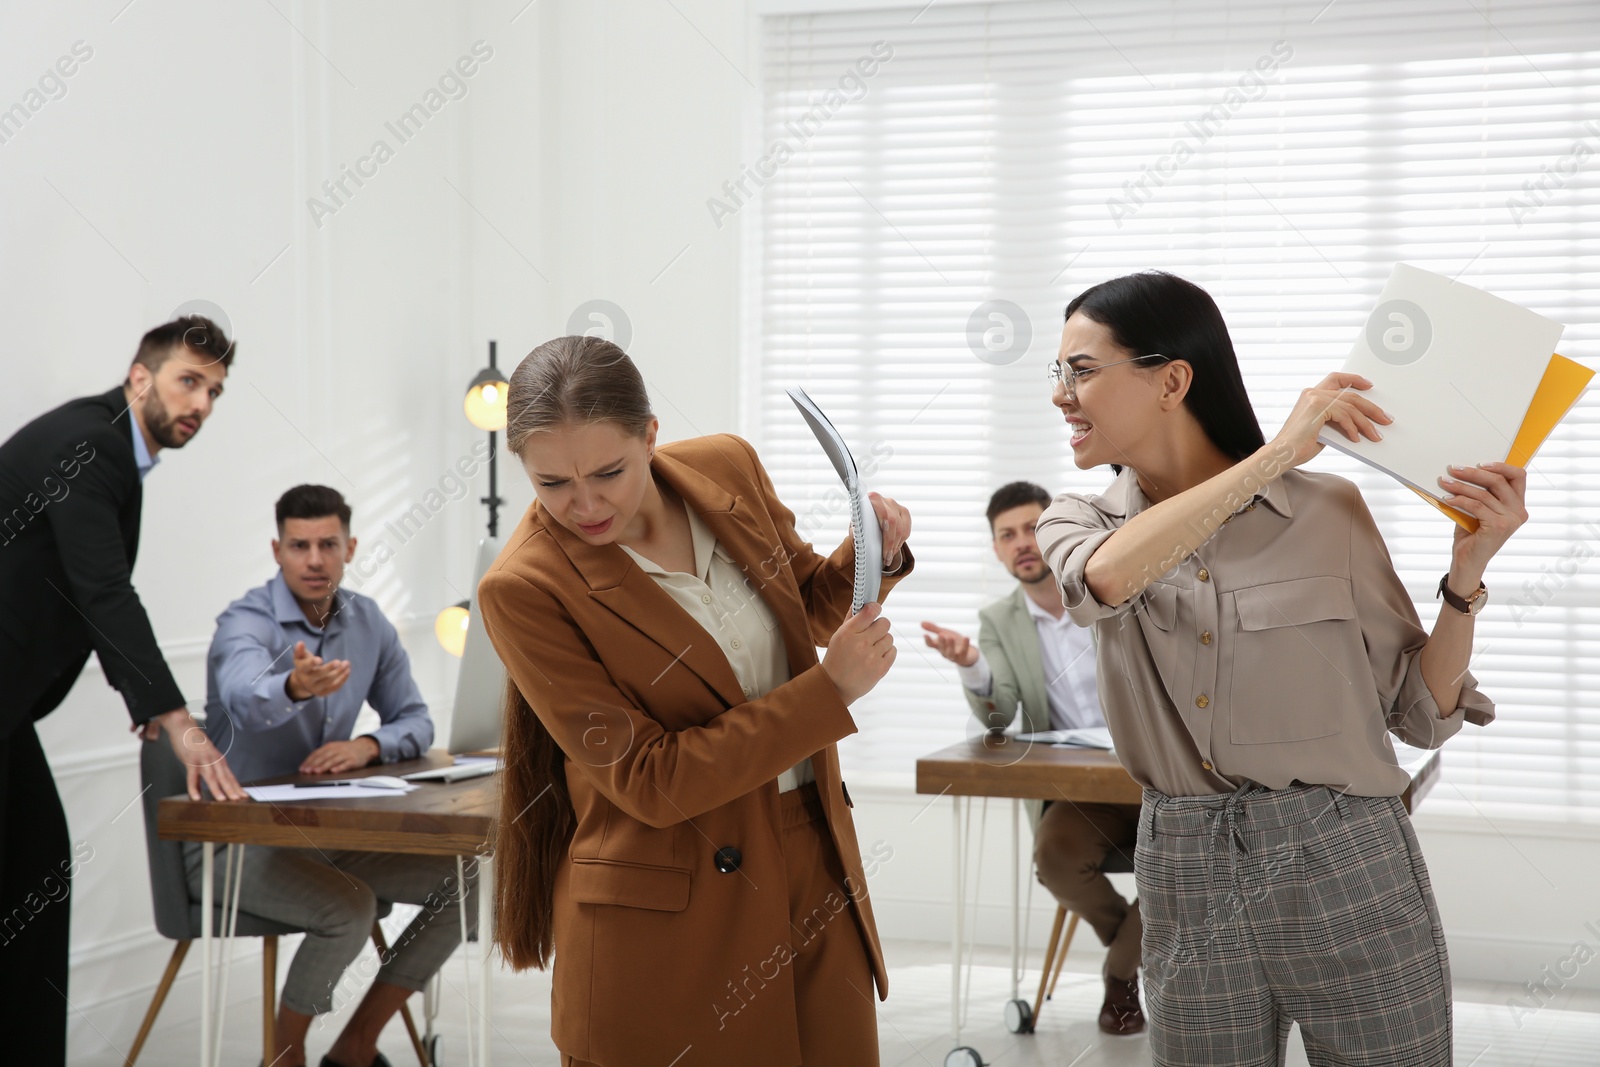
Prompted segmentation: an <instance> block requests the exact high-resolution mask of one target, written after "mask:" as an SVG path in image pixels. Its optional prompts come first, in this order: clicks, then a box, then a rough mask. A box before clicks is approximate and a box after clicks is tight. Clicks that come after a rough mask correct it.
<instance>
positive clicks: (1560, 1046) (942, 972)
mask: <svg viewBox="0 0 1600 1067" xmlns="http://www.w3.org/2000/svg"><path fill="white" fill-rule="evenodd" d="M886 952H887V954H888V957H889V962H890V988H891V996H890V999H889V1000H888V1001H887V1002H886V1003H880V1004H879V1005H878V1022H879V1040H880V1048H881V1053H882V1063H883V1065H884V1067H899V1065H906V1067H913V1065H915V1067H941V1065H942V1064H943V1062H944V1056H945V1053H946V1052H948V1051H949V1050H950V1048H951V1034H950V963H949V946H948V945H940V944H930V943H919V942H890V943H889V944H888V945H887V946H886ZM1009 973H1010V972H1009V966H1008V957H1007V956H1006V955H1005V954H1004V953H984V954H982V955H981V956H980V958H979V960H978V962H977V964H976V965H975V966H974V967H973V968H972V971H971V987H970V988H971V996H972V1000H971V1009H970V1013H969V1016H968V1019H967V1022H966V1026H965V1028H964V1029H963V1030H962V1043H963V1044H965V1045H968V1046H971V1047H973V1048H975V1049H977V1050H978V1051H979V1052H980V1053H981V1054H982V1056H983V1058H984V1060H985V1061H986V1062H987V1063H992V1064H995V1065H997V1067H999V1065H1005V1067H1010V1065H1018V1067H1021V1065H1032V1064H1041V1065H1043V1064H1050V1065H1054V1067H1112V1065H1132V1064H1148V1063H1149V1062H1150V1048H1149V1044H1148V1042H1147V1041H1146V1039H1145V1038H1144V1037H1143V1036H1142V1035H1141V1036H1136V1037H1122V1038H1113V1037H1108V1036H1105V1035H1103V1034H1101V1033H1100V1032H1099V1031H1098V1030H1097V1029H1096V1027H1095V1021H1094V1020H1095V1014H1096V1012H1097V1011H1098V1010H1099V1006H1100V997H1101V993H1102V986H1101V984H1100V982H1099V980H1098V978H1097V977H1096V975H1095V974H1092V973H1087V972H1072V971H1068V972H1064V973H1063V974H1062V976H1061V983H1060V985H1059V986H1058V987H1057V990H1056V995H1055V999H1054V1000H1053V1001H1052V1002H1050V1003H1049V1004H1048V1005H1047V1006H1046V1008H1045V1010H1044V1012H1043V1013H1042V1017H1041V1019H1040V1020H1039V1028H1038V1032H1037V1033H1035V1034H1032V1035H1028V1036H1019V1035H1013V1034H1011V1033H1008V1032H1007V1031H1006V1029H1005V1026H1004V1024H1003V1022H1002V1010H1003V1006H1004V1004H1005V1002H1006V1000H1007V999H1008V998H1009V995H1010V978H1009ZM446 977H447V981H448V984H447V986H446V997H445V1000H444V1004H443V1007H442V1011H441V1017H440V1020H439V1030H440V1032H441V1033H443V1034H444V1035H445V1040H446V1043H447V1045H446V1050H445V1055H444V1056H442V1057H441V1059H442V1060H443V1062H444V1065H445V1067H462V1065H464V1064H465V1063H466V1062H467V1058H466V1028H465V1021H466V1016H467V1010H466V1006H465V1005H464V1004H463V1002H462V998H461V995H460V992H459V989H460V984H461V981H462V966H461V960H460V957H459V956H458V957H457V958H456V959H454V960H452V961H451V962H450V963H449V964H448V965H447V968H446ZM474 978H476V974H474ZM1032 980H1033V982H1034V983H1037V982H1038V976H1037V972H1034V975H1033V979H1032ZM1026 987H1027V983H1026V982H1025V983H1024V989H1025V990H1026ZM235 988H237V987H235ZM1513 992H1515V990H1514V989H1513V988H1512V987H1510V986H1489V985H1482V984H1474V985H1466V984H1463V983H1457V988H1456V1010H1455V1021H1456V1063H1457V1065H1458V1067H1566V1065H1571V1067H1595V1065H1596V1064H1597V1063H1600V994H1577V995H1572V994H1568V995H1565V996H1563V997H1562V998H1561V999H1560V1000H1558V1001H1556V1002H1553V1003H1552V1004H1551V1005H1549V1006H1547V1007H1545V1008H1544V1009H1543V1010H1541V1011H1538V1012H1537V1013H1534V1014H1532V1015H1527V1014H1524V1015H1523V1016H1522V1017H1521V1018H1520V1019H1517V1018H1515V1017H1514V1016H1513V1013H1512V1011H1511V1010H1510V1009H1509V1008H1508V1006H1507V1003H1506V1002H1507V999H1508V998H1509V997H1510V996H1511V995H1512V994H1513ZM232 999H234V998H231V997H230V1000H232ZM256 1003H258V1002H256V1001H253V1000H251V999H249V998H247V997H245V998H240V999H238V1000H237V1001H235V1003H234V1004H233V1005H232V1007H231V1008H230V1017H231V1023H230V1025H229V1027H228V1037H227V1039H226V1042H225V1051H224V1057H223V1060H224V1063H227V1064H230V1065H240V1067H243V1065H253V1064H255V1063H256V1062H257V1061H258V1060H259V1059H260V1045H259V1040H260V1039H259V1036H258V1034H259V1030H258V1029H257V1026H256V1022H255V1020H256V1014H255V1010H258V1009H255V1004H256ZM413 1003H414V1004H420V999H419V1000H416V1001H413ZM253 1009H254V1010H253ZM494 1027H495V1035H494V1039H493V1045H492V1050H491V1051H492V1058H493V1062H494V1063H495V1064H497V1065H511V1067H556V1065H557V1064H558V1063H559V1059H558V1057H557V1055H556V1052H555V1050H554V1048H553V1046H552V1045H551V1044H550V1038H549V1030H550V986H549V979H548V978H547V977H546V976H545V975H543V974H540V973H537V972H527V973H525V974H521V975H512V974H510V973H505V974H502V975H500V976H499V977H498V978H497V979H496V980H495V983H494ZM198 1029H199V1028H198V1026H197V1025H194V1024H190V1025H187V1026H175V1027H172V1028H169V1029H159V1030H157V1032H156V1033H155V1034H154V1035H152V1037H151V1039H150V1042H149V1044H148V1045H147V1046H146V1050H145V1053H144V1055H142V1056H141V1057H140V1063H141V1065H145V1064H149V1065H158V1064H159V1065H167V1064H185V1063H194V1062H196V1061H197V1054H196V1049H197V1045H198V1040H199V1033H198ZM337 1032H338V1024H337V1021H333V1022H332V1025H330V1026H328V1027H327V1028H326V1029H325V1030H323V1031H320V1033H321V1034H325V1035H327V1036H322V1037H320V1039H319V1040H316V1041H314V1042H313V1044H312V1047H311V1052H312V1063H315V1062H316V1059H317V1057H319V1056H320V1055H321V1053H322V1052H323V1051H324V1050H325V1049H326V1047H327V1045H328V1043H329V1042H330V1041H331V1036H332V1035H333V1034H335V1033H337ZM316 1033H317V1032H314V1036H316ZM108 1036H111V1037H113V1038H115V1037H119V1036H121V1035H108ZM124 1040H125V1039H124ZM382 1048H383V1051H384V1053H385V1055H387V1056H388V1058H389V1060H390V1061H391V1063H393V1064H394V1067H406V1065H408V1064H412V1063H415V1062H416V1058H415V1056H414V1055H413V1054H412V1053H411V1051H410V1046H409V1043H408V1042H407V1041H406V1038H405V1033H404V1031H403V1030H402V1029H401V1028H400V1026H399V1025H398V1024H395V1025H392V1026H391V1027H390V1030H389V1032H388V1034H387V1035H386V1040H385V1041H384V1043H383V1046H382ZM121 1062H122V1057H121V1056H120V1055H119V1054H118V1052H117V1051H116V1050H115V1049H113V1048H111V1047H110V1046H109V1045H105V1046H103V1047H102V1048H101V1049H99V1050H98V1051H97V1052H94V1053H92V1054H90V1053H88V1052H87V1050H86V1052H85V1054H83V1055H77V1056H75V1057H74V1063H75V1064H79V1063H81V1064H83V1065H84V1067H115V1065H120V1064H121ZM1288 1063H1289V1064H1291V1065H1295V1067H1302V1065H1305V1063H1306V1059H1305V1054H1304V1053H1303V1052H1302V1051H1301V1049H1300V1045H1299V1040H1298V1035H1296V1036H1295V1037H1293V1038H1291V1042H1290V1055H1289V1060H1288ZM753 1067H759V1065H753Z"/></svg>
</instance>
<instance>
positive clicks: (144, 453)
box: [128, 411, 161, 482]
mask: <svg viewBox="0 0 1600 1067" xmlns="http://www.w3.org/2000/svg"><path fill="white" fill-rule="evenodd" d="M128 425H129V426H131V427H133V463H134V466H136V467H138V468H139V481H141V482H142V481H144V476H145V475H146V474H149V473H150V468H151V467H154V466H155V465H156V464H157V463H160V462H161V457H160V456H152V455H151V454H150V446H149V445H147V444H145V442H144V434H142V433H140V432H139V420H138V419H136V418H134V417H133V412H131V411H130V412H128Z"/></svg>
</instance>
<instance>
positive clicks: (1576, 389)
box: [1406, 353, 1594, 533]
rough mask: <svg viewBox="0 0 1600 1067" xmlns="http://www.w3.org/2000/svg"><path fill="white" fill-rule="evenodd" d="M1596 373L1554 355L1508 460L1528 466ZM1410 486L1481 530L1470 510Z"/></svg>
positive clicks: (1459, 520) (1468, 525) (1468, 526)
mask: <svg viewBox="0 0 1600 1067" xmlns="http://www.w3.org/2000/svg"><path fill="white" fill-rule="evenodd" d="M1593 377H1594V371H1592V370H1590V369H1589V368H1588V367H1585V366H1584V365H1583V364H1582V363H1578V362H1576V361H1575V360H1570V359H1568V358H1567V357H1566V356H1563V355H1560V354H1559V353H1558V354H1556V355H1553V356H1551V357H1550V364H1549V366H1547V367H1545V369H1544V377H1543V378H1541V379H1540V380H1539V388H1538V389H1537V390H1535V391H1534V394H1533V402H1532V403H1531V404H1529V405H1528V413H1527V414H1526V415H1524V416H1523V417H1522V427H1521V428H1520V429H1518V430H1517V437H1516V440H1514V441H1512V442H1511V451H1510V452H1508V453H1506V459H1505V461H1506V462H1507V463H1509V464H1511V465H1512V466H1514V467H1526V466H1527V465H1528V461H1529V460H1531V459H1533V454H1534V453H1535V452H1537V451H1538V450H1539V446H1540V445H1542V444H1544V441H1545V438H1547V437H1549V436H1550V432H1551V431H1552V430H1554V429H1555V428H1556V423H1558V422H1560V421H1561V420H1562V419H1564V418H1566V417H1567V412H1569V411H1571V410H1572V405H1574V404H1576V403H1577V402H1578V397H1580V396H1582V395H1583V391H1584V389H1586V388H1587V387H1588V385H1589V379H1591V378H1593ZM1406 488H1408V489H1410V490H1411V491H1412V492H1413V493H1416V494H1417V495H1418V496H1420V497H1421V498H1422V499H1424V500H1426V501H1427V502H1428V503H1430V504H1432V505H1433V506H1434V507H1436V508H1438V509H1439V510H1440V511H1442V512H1444V513H1445V514H1446V515H1448V516H1450V517H1451V518H1452V519H1454V520H1455V521H1456V522H1457V523H1458V524H1459V525H1461V526H1463V527H1465V528H1466V530H1467V532H1468V533H1471V532H1473V531H1475V530H1477V528H1478V520H1477V519H1475V518H1473V517H1472V516H1471V515H1468V514H1467V513H1466V512H1464V511H1461V510H1460V509H1458V508H1453V507H1451V506H1450V505H1449V504H1445V503H1443V502H1441V501H1438V500H1435V499H1434V498H1433V497H1431V496H1429V495H1428V494H1427V493H1424V492H1422V491H1421V490H1420V489H1417V488H1415V487H1413V486H1407V487H1406Z"/></svg>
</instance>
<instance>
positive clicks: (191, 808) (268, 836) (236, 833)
mask: <svg viewBox="0 0 1600 1067" xmlns="http://www.w3.org/2000/svg"><path fill="white" fill-rule="evenodd" d="M451 762H452V759H451V757H450V756H449V755H447V754H445V753H444V752H441V751H438V750H434V751H430V752H429V753H428V754H427V755H425V756H423V757H422V758H421V759H415V760H407V761H405V762H402V763H388V764H379V765H377V766H372V767H364V768H362V769H360V770H355V771H345V772H341V773H339V774H333V775H285V776H283V777H280V778H265V779H262V780H261V781H259V782H251V783H250V784H251V785H279V784H286V783H290V782H319V781H328V780H329V779H344V778H364V777H367V776H370V775H401V774H410V773H411V772H412V771H421V770H427V769H429V768H431V767H443V766H448V765H449V764H450V763H451ZM498 808H499V783H498V775H485V776H483V777H480V778H469V779H465V780H463V781H459V782H419V783H417V789H416V790H415V791H413V792H411V793H408V794H406V795H405V796H402V797H386V798H384V799H381V800H374V799H366V800H341V799H326V800H304V801H298V802H288V801H266V802H260V801H254V800H234V801H227V800H212V799H209V798H207V799H203V800H190V799H189V798H188V797H187V796H175V797H164V798H162V800H161V801H160V802H159V803H158V804H157V805H156V810H157V816H156V832H157V835H158V836H159V837H161V838H162V839H163V840H168V841H171V840H178V841H199V842H201V843H202V845H203V848H204V850H203V857H204V858H203V862H202V873H201V886H202V888H201V901H200V924H201V945H200V959H201V964H200V966H201V972H202V974H201V1003H200V1064H201V1067H209V1065H213V1064H216V1063H219V1062H220V1055H221V1046H222V1041H221V1032H222V1004H221V1003H218V1005H217V1007H216V1014H215V1016H213V1009H212V995H211V993H212V978H211V961H212V929H211V922H212V911H213V908H214V897H215V888H214V872H215V864H216V846H217V845H218V844H223V845H227V846H229V852H228V857H227V860H226V861H225V862H226V863H227V864H228V867H227V874H226V878H227V880H226V881H225V882H224V884H223V893H224V900H223V907H224V913H225V916H231V915H236V914H237V913H238V908H239V898H238V892H237V889H234V890H233V892H232V899H231V901H230V900H229V899H228V895H229V886H230V884H231V882H232V878H233V870H232V867H233V864H232V856H233V848H232V846H235V845H274V846H281V847H286V848H315V849H321V850H324V851H326V850H330V849H341V850H351V851H358V852H400V853H408V854H414V855H425V856H456V857H468V856H471V857H475V858H476V863H477V868H478V887H477V892H478V901H479V906H478V945H479V950H480V951H479V955H480V958H481V960H482V976H481V980H480V984H479V989H480V990H481V998H482V1004H481V1005H474V1004H472V1003H471V987H470V983H468V987H467V989H466V993H467V996H468V1008H469V1010H468V1018H472V1017H473V1014H474V1012H475V1013H476V1016H477V1019H478V1027H477V1032H478V1037H477V1047H478V1049H479V1050H480V1051H479V1053H478V1057H477V1058H475V1057H474V1056H473V1048H472V1041H471V1039H470V1038H471V1035H470V1033H469V1035H468V1037H469V1040H468V1043H467V1062H468V1064H469V1065H470V1064H472V1063H474V1062H478V1063H482V1064H485V1065H487V1064H488V1062H489V1030H490V1024H489V1003H490V998H489V979H490V974H491V967H490V964H491V961H492V957H493V951H492V948H493V943H494V906H493V887H494V874H493V855H492V848H493V841H494V823H495V817H496V815H497V812H498ZM461 916H462V918H461V922H462V924H463V927H464V926H465V924H466V898H465V895H463V896H462V898H461ZM228 921H230V920H229V919H228V918H226V917H225V919H224V922H228ZM462 947H463V951H465V940H464V939H463V945H462ZM222 989H223V990H224V991H226V989H227V970H226V968H224V970H223V986H222ZM219 1000H220V998H219ZM429 1028H430V1031H431V1028H432V1018H431V1016H430V1017H429ZM213 1029H214V1030H215V1038H213Z"/></svg>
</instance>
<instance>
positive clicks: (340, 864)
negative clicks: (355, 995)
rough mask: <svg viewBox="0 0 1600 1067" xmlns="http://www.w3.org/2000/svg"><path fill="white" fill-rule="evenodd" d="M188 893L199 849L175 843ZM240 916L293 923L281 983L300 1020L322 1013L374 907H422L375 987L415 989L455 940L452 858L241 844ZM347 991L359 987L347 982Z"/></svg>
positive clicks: (220, 856) (470, 905) (195, 882)
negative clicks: (297, 931) (295, 935)
mask: <svg viewBox="0 0 1600 1067" xmlns="http://www.w3.org/2000/svg"><path fill="white" fill-rule="evenodd" d="M226 855H227V851H226V849H224V848H223V847H222V846H218V847H217V861H216V876H215V886H216V890H215V891H216V899H217V902H218V904H219V905H220V904H221V903H222V890H223V875H224V863H223V860H224V857H225V856H226ZM184 860H185V861H186V862H187V864H188V873H189V892H190V893H191V894H193V897H194V899H195V900H199V899H200V890H201V884H200V876H201V867H202V863H203V860H202V851H201V846H200V845H199V844H197V843H195V842H186V843H185V844H184ZM465 869H466V872H467V876H468V878H467V884H468V895H467V923H468V925H467V929H468V930H469V931H473V932H476V929H477V896H478V894H477V892H476V891H475V888H474V887H475V883H476V879H475V877H474V875H475V873H476V865H475V864H474V863H473V862H472V861H471V860H470V859H469V860H468V862H467V864H466V867H465ZM239 884H240V889H239V910H240V911H243V912H249V913H250V914H252V915H259V916H261V917H262V918H264V919H271V920H273V921H275V922H281V923H285V924H287V925H291V926H297V927H300V928H301V929H303V930H305V931H306V937H305V941H304V942H302V943H301V945H300V949H299V951H297V952H296V953H295V954H294V961H293V962H292V963H290V965H289V973H288V976H287V977H286V978H285V979H284V985H283V994H282V1003H283V1006H284V1007H286V1008H288V1009H289V1010H291V1011H296V1012H299V1013H300V1014H302V1015H320V1014H322V1013H323V1012H327V1011H331V1010H332V1009H333V1004H334V991H335V989H336V988H337V987H338V986H339V983H340V981H341V979H342V978H343V977H344V974H345V970H346V969H347V968H348V967H349V966H350V964H351V963H352V962H353V961H354V960H355V959H356V957H357V956H359V955H360V954H361V950H362V948H363V947H364V946H365V945H366V944H367V942H368V940H369V939H370V938H371V936H372V923H373V921H374V919H375V918H376V915H377V907H378V901H380V900H383V901H388V902H390V903H395V904H420V905H421V906H422V910H421V911H420V912H418V913H417V917H416V918H415V919H413V920H412V921H411V924H410V925H409V926H407V927H406V929H405V930H404V932H402V933H401V935H400V936H399V937H397V938H395V939H394V940H393V943H392V944H391V945H390V946H389V952H388V953H387V954H386V958H385V959H383V960H382V961H381V963H380V966H379V968H378V972H377V976H376V977H377V980H378V981H380V982H387V983H389V984H390V985H396V986H400V987H401V988H404V989H413V990H418V989H421V988H422V987H423V986H424V985H426V984H427V982H428V979H430V978H432V977H433V975H434V972H436V971H437V970H438V969H439V968H440V966H442V965H443V964H444V962H445V960H447V959H449V958H450V954H451V953H452V952H454V951H455V948H456V946H457V945H458V944H460V943H461V919H460V911H459V905H458V903H457V901H458V900H459V898H460V895H461V887H460V884H459V883H458V881H457V879H456V861H455V857H453V856H408V855H403V854H399V853H389V852H322V851H320V850H318V849H307V848H268V847H265V846H261V845H248V846H245V851H244V877H243V879H242V880H241V881H240V883H239ZM351 984H352V985H353V986H358V985H359V981H358V980H355V979H352V983H351Z"/></svg>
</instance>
